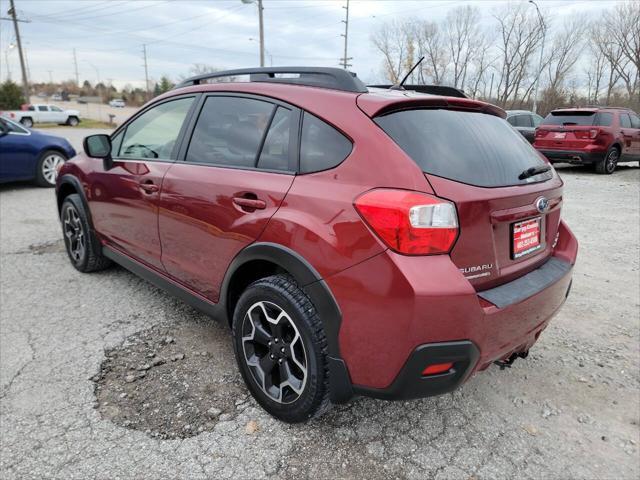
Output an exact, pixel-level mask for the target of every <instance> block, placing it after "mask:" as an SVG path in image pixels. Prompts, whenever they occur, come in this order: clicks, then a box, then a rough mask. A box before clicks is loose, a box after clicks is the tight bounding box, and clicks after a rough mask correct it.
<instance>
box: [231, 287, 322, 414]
mask: <svg viewBox="0 0 640 480" xmlns="http://www.w3.org/2000/svg"><path fill="white" fill-rule="evenodd" d="M256 305H258V306H256ZM262 306H264V308H262ZM278 309H279V310H278ZM267 310H269V312H267ZM250 311H251V317H250V315H249V313H250ZM278 311H280V312H281V313H282V312H284V313H285V314H286V316H283V315H281V313H280V314H278V318H280V320H279V322H278V323H277V324H275V325H274V324H273V322H272V323H271V324H269V323H268V321H266V322H265V319H266V318H267V317H266V316H265V315H267V313H268V314H269V315H270V316H271V318H272V319H273V317H275V316H276V314H275V312H278ZM263 322H264V323H265V324H266V325H268V327H267V328H266V329H263V330H261V332H262V333H261V334H260V333H256V332H257V331H258V330H259V327H256V324H258V325H261V324H262V323H263ZM243 336H244V337H245V338H248V337H249V336H251V337H253V338H252V339H250V340H247V341H244V340H243ZM257 337H261V338H260V339H259V340H258V339H257ZM267 337H268V338H267ZM278 337H282V338H281V339H280V343H279V345H278V339H279V338H278ZM267 341H270V342H271V343H268V345H267ZM274 342H275V343H274ZM274 346H275V349H274ZM233 347H234V351H235V355H236V360H237V362H238V367H239V368H240V372H241V374H242V377H243V378H244V381H245V383H246V385H247V387H248V388H249V391H250V392H251V394H252V395H253V397H254V398H255V399H256V400H257V402H258V403H259V404H260V405H261V406H262V407H263V408H264V409H265V410H266V411H267V412H268V413H270V414H271V415H273V416H274V417H276V418H278V419H279V420H282V421H284V422H288V423H298V422H304V421H306V420H309V419H310V418H313V417H318V416H320V415H322V414H323V413H324V412H326V411H327V410H328V409H329V408H330V407H331V403H330V401H329V371H328V365H327V339H326V337H325V333H324V329H323V328H322V322H321V321H320V317H319V316H318V312H317V311H316V308H315V306H314V305H313V303H312V302H311V300H310V299H309V297H308V296H307V295H306V294H305V293H304V292H303V291H302V290H301V289H300V287H298V285H297V284H296V283H295V280H293V278H291V277H289V276H287V275H274V276H271V277H267V278H263V279H260V280H257V281H255V282H253V283H252V284H251V285H249V286H248V287H247V289H246V290H245V291H244V293H243V294H242V296H241V297H240V299H239V300H238V303H237V305H236V308H235V312H234V315H233ZM281 348H282V350H280V349H281ZM285 349H286V353H285ZM280 351H282V353H280ZM265 352H266V353H265ZM269 352H273V353H269ZM278 355H280V356H279V357H278ZM268 356H269V357H271V359H273V358H274V356H276V358H275V360H269V359H267V357H268ZM248 357H249V358H248ZM252 360H256V363H253V364H252ZM257 360H260V361H259V362H257ZM296 360H297V363H296ZM301 364H302V365H303V366H304V367H305V368H301V367H299V366H300V365H301ZM262 365H267V371H269V370H268V367H269V365H273V366H272V367H271V368H272V369H271V370H270V372H271V373H269V374H268V375H269V378H270V381H267V382H264V383H262V382H260V381H259V377H260V375H259V374H258V369H259V370H260V372H264V371H265V370H264V369H263V368H262V367H261V366H262ZM305 371H306V373H305ZM283 372H284V373H283ZM262 378H267V377H266V376H263V377H262ZM283 378H285V379H286V380H285V381H283ZM273 380H275V382H274V381H273ZM278 382H279V383H278ZM276 383H278V385H279V387H278V386H276ZM267 384H268V385H270V388H265V389H263V385H267ZM283 385H284V386H283ZM295 386H297V387H298V388H297V389H295ZM266 390H269V391H271V392H272V393H271V394H269V393H268V392H267V391H266ZM296 390H298V391H296ZM276 395H277V398H276Z"/></svg>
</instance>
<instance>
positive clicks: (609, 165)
mask: <svg viewBox="0 0 640 480" xmlns="http://www.w3.org/2000/svg"><path fill="white" fill-rule="evenodd" d="M619 159H620V151H619V150H618V149H617V148H616V147H611V148H610V149H609V150H608V151H607V154H606V155H605V156H604V158H603V159H602V160H600V161H599V162H598V163H596V172H597V173H600V174H604V175H611V174H612V173H613V172H614V171H615V169H616V166H617V165H618V160H619Z"/></svg>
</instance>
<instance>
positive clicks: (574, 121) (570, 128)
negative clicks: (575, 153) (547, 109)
mask: <svg viewBox="0 0 640 480" xmlns="http://www.w3.org/2000/svg"><path fill="white" fill-rule="evenodd" d="M599 117H600V115H598V113H597V112H596V110H556V111H555V112H551V113H550V114H549V115H547V117H546V118H545V119H544V120H543V122H542V123H541V124H540V126H539V127H538V129H537V130H536V138H535V146H536V148H540V149H547V150H581V149H583V148H585V147H586V146H587V145H590V144H592V143H593V142H594V140H595V138H596V136H597V135H598V133H599V130H598V129H597V128H594V127H595V126H596V125H599V124H600V123H601V122H600V121H599Z"/></svg>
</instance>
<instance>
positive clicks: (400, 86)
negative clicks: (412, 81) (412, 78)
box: [389, 57, 424, 90]
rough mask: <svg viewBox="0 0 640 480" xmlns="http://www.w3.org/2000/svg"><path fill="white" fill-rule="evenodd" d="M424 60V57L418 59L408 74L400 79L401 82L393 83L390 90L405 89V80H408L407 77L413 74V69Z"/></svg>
mask: <svg viewBox="0 0 640 480" xmlns="http://www.w3.org/2000/svg"><path fill="white" fill-rule="evenodd" d="M422 60H424V57H420V60H418V61H417V62H416V64H415V65H414V66H413V67H411V70H409V71H408V72H407V74H406V75H405V76H404V78H403V79H402V80H401V81H400V83H396V84H394V85H391V86H390V87H389V90H404V87H403V85H404V82H406V81H407V79H408V78H409V75H411V74H412V73H413V71H414V70H415V69H416V68H417V67H418V65H420V64H421V63H422Z"/></svg>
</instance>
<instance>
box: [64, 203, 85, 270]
mask: <svg viewBox="0 0 640 480" xmlns="http://www.w3.org/2000/svg"><path fill="white" fill-rule="evenodd" d="M63 228H64V236H65V237H66V239H67V250H68V251H69V255H70V256H71V258H72V259H73V260H74V261H76V262H78V261H80V260H81V259H82V258H83V257H84V252H85V235H84V229H83V228H82V222H81V221H80V215H78V211H77V210H76V209H75V207H73V206H69V207H67V209H66V210H65V214H64V223H63Z"/></svg>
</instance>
